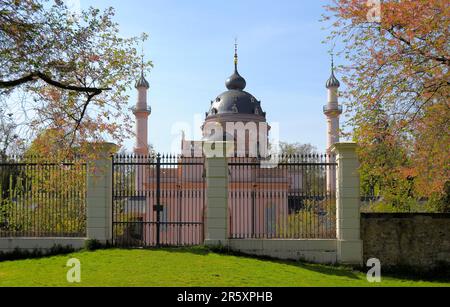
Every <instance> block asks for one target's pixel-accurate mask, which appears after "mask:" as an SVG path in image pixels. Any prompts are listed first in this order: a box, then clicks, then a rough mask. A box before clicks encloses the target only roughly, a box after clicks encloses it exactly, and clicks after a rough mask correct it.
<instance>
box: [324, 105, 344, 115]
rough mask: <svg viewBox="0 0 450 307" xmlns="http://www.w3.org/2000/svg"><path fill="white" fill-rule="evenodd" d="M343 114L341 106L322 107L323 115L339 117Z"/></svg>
mask: <svg viewBox="0 0 450 307" xmlns="http://www.w3.org/2000/svg"><path fill="white" fill-rule="evenodd" d="M343 112H344V109H343V108H342V106H341V105H333V106H330V105H326V106H324V107H323V113H325V115H341V114H342V113H343Z"/></svg>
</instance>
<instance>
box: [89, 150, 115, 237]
mask: <svg viewBox="0 0 450 307" xmlns="http://www.w3.org/2000/svg"><path fill="white" fill-rule="evenodd" d="M115 148H116V145H115V144H111V143H101V144H93V145H92V149H93V150H95V151H97V152H98V154H97V158H96V160H95V161H87V191H86V196H87V199H86V206H87V207H86V219H87V221H86V224H87V237H88V239H91V240H98V241H100V242H101V243H103V244H104V243H107V242H111V240H112V185H113V182H112V175H113V165H112V158H111V154H112V153H113V151H114V150H115Z"/></svg>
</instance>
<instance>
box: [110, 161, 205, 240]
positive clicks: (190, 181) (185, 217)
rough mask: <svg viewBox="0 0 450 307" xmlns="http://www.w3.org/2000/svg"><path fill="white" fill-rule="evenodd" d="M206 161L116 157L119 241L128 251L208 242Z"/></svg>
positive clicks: (115, 212) (115, 214)
mask: <svg viewBox="0 0 450 307" xmlns="http://www.w3.org/2000/svg"><path fill="white" fill-rule="evenodd" d="M204 174H205V172H204V159H203V158H185V157H182V156H175V155H160V154H158V155H151V156H139V155H117V156H115V157H113V195H112V196H113V198H112V199H113V206H112V207H113V214H112V216H113V221H112V227H113V241H114V244H115V245H117V246H124V247H159V246H190V245H199V244H202V243H203V238H204V229H203V224H204V223H203V220H204V208H205V206H204V204H205V176H204Z"/></svg>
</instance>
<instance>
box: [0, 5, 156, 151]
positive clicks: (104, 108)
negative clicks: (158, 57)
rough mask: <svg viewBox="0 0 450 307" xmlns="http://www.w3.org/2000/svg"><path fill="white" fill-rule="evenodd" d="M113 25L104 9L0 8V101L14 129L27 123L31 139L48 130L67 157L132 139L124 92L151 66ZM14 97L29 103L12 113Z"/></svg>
mask: <svg viewBox="0 0 450 307" xmlns="http://www.w3.org/2000/svg"><path fill="white" fill-rule="evenodd" d="M113 17H114V10H113V9H112V8H108V9H106V10H105V11H104V12H100V10H98V9H95V8H92V7H91V8H89V9H87V10H85V11H82V12H80V14H79V16H74V15H73V14H72V13H71V12H70V10H68V9H67V7H66V6H65V4H64V2H63V1H60V0H55V1H51V0H40V1H39V0H29V1H16V0H3V1H1V4H0V96H3V97H4V98H5V97H8V99H9V101H10V103H9V104H8V107H9V110H8V112H11V113H13V114H15V118H14V120H15V121H16V122H17V121H19V118H24V117H25V118H29V120H28V122H27V123H26V125H27V127H28V129H29V130H30V131H32V132H33V134H34V135H36V134H41V133H42V131H43V130H47V129H52V130H53V131H55V134H57V139H58V142H59V143H60V145H61V146H62V147H63V148H66V149H67V150H68V149H69V148H72V147H74V146H75V147H78V148H82V149H84V150H89V147H84V146H83V145H85V143H86V142H100V141H103V140H104V139H106V138H109V139H112V140H113V141H114V142H116V143H119V144H120V143H121V142H122V140H123V139H124V138H125V137H127V136H128V135H130V134H131V133H132V132H131V125H132V121H131V118H130V112H129V110H128V108H127V101H128V97H127V95H126V91H127V90H128V89H129V88H130V87H131V85H132V84H133V81H134V80H135V79H136V77H137V74H138V72H139V73H140V70H141V67H142V68H143V69H144V70H148V69H149V68H150V67H151V65H152V64H151V62H141V58H140V56H139V55H138V53H137V50H136V47H137V45H138V44H139V40H140V38H138V37H131V38H123V37H121V36H120V35H119V28H118V25H117V24H116V23H115V22H114V21H113ZM146 38H147V36H146V35H145V34H143V36H142V39H143V40H145V39H146ZM17 93H26V94H27V95H28V96H29V98H28V99H27V100H26V102H25V103H22V104H21V105H13V103H12V101H13V99H14V94H17ZM29 139H31V138H29ZM40 141H41V142H43V144H46V139H45V138H41V139H40ZM42 148H43V150H44V149H45V146H42ZM49 152H50V151H49V150H44V152H42V154H48V153H49Z"/></svg>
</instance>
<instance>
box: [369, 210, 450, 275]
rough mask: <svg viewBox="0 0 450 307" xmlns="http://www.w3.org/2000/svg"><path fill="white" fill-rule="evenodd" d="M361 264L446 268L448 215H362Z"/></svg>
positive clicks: (449, 242) (449, 258)
mask: <svg viewBox="0 0 450 307" xmlns="http://www.w3.org/2000/svg"><path fill="white" fill-rule="evenodd" d="M361 237H362V240H363V242H364V248H363V250H364V261H367V260H368V259H370V258H377V259H379V260H380V261H381V264H382V266H383V267H414V268H417V269H420V270H433V269H436V268H439V267H441V266H450V214H420V213H417V214H416V213H401V214H384V213H363V214H362V215H361Z"/></svg>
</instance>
